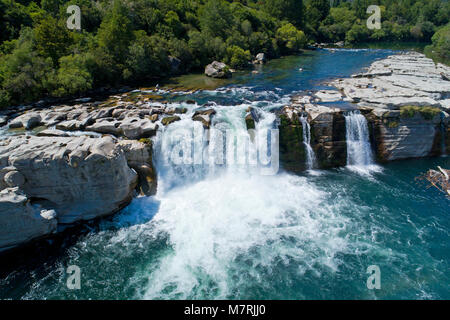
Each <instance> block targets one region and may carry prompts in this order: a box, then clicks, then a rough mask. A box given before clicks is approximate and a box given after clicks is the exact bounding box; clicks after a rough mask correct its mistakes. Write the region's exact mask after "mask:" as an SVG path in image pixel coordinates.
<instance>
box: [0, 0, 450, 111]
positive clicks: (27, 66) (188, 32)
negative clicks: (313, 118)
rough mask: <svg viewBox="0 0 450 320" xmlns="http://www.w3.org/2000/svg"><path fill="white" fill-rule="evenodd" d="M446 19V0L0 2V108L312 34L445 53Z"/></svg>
mask: <svg viewBox="0 0 450 320" xmlns="http://www.w3.org/2000/svg"><path fill="white" fill-rule="evenodd" d="M330 3H331V4H332V5H331V6H330ZM369 4H377V5H379V6H380V7H381V11H382V15H381V19H382V28H381V29H380V30H369V29H367V27H366V19H367V18H368V17H369V15H370V14H367V12H366V10H367V6H368V5H369ZM69 5H77V6H79V7H80V9H81V30H80V31H76V30H69V29H67V27H66V20H67V19H68V17H69V14H67V12H66V10H67V7H68V6H69ZM449 17H450V5H449V1H447V0H371V1H368V0H353V1H346V0H334V1H332V2H330V1H329V0H69V1H65V0H0V30H1V33H0V43H1V44H0V107H5V106H9V105H17V104H21V103H29V102H32V101H35V100H38V99H41V98H43V97H50V96H52V97H65V96H72V95H78V94H80V95H81V94H83V93H85V92H86V91H87V90H90V89H94V88H99V87H108V86H110V87H112V86H118V85H123V84H129V85H133V84H142V83H143V82H145V81H151V80H154V79H157V78H160V77H166V76H168V75H171V74H173V73H174V72H178V73H184V72H190V71H196V70H203V68H204V67H205V65H206V64H208V63H210V62H212V61H213V60H221V61H225V62H226V63H228V64H229V65H230V66H231V67H233V68H237V69H239V68H246V67H247V66H248V65H249V63H248V62H249V61H251V60H252V58H253V57H254V56H255V55H256V54H258V53H260V52H262V53H265V54H266V57H268V58H275V57H278V56H280V55H283V54H292V53H296V52H299V50H301V49H302V48H304V47H305V46H306V45H307V44H308V43H313V42H337V41H346V42H347V43H355V42H362V41H406V40H413V41H424V42H430V43H431V42H432V44H431V46H430V47H429V48H428V49H427V53H429V54H430V55H431V56H433V57H434V58H437V59H444V60H445V59H446V61H448V52H449V45H448V43H449V40H448V37H449V27H448V23H449ZM174 61H179V63H178V64H177V67H176V68H174V66H173V65H172V64H173V62H174Z"/></svg>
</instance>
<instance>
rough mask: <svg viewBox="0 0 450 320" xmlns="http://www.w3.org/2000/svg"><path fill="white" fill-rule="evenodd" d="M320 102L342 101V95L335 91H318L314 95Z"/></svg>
mask: <svg viewBox="0 0 450 320" xmlns="http://www.w3.org/2000/svg"><path fill="white" fill-rule="evenodd" d="M314 95H315V96H316V97H317V98H318V99H319V101H321V102H335V101H339V100H342V95H341V93H340V92H339V91H336V90H320V91H318V92H316V93H315V94H314Z"/></svg>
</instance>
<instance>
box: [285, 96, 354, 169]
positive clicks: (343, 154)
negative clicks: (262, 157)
mask: <svg viewBox="0 0 450 320" xmlns="http://www.w3.org/2000/svg"><path fill="white" fill-rule="evenodd" d="M308 101H310V99H305V98H304V97H301V98H299V97H294V98H293V104H292V105H291V106H288V107H285V108H283V110H282V111H281V113H280V114H279V115H278V117H279V119H280V121H279V130H280V131H279V133H280V163H281V165H282V167H283V168H284V169H285V170H288V171H292V172H301V171H304V170H306V169H307V164H306V152H307V151H306V146H305V144H304V143H303V130H307V128H304V127H303V125H302V122H301V121H300V117H305V118H307V119H308V120H307V121H308V122H309V125H310V134H311V143H310V144H311V148H312V149H313V151H314V153H315V156H316V159H317V166H318V168H320V169H326V168H334V167H339V166H345V165H346V163H347V142H346V136H345V135H346V130H345V117H344V114H343V112H342V111H341V110H340V109H339V108H334V107H326V106H321V105H314V104H310V103H305V104H303V102H308Z"/></svg>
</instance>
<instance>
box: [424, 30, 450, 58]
mask: <svg viewBox="0 0 450 320" xmlns="http://www.w3.org/2000/svg"><path fill="white" fill-rule="evenodd" d="M431 41H432V44H431V45H430V46H428V47H426V48H425V52H426V53H427V54H429V55H430V56H431V57H433V58H434V59H436V60H437V61H441V62H444V63H447V64H450V23H449V24H447V25H446V26H445V27H442V28H440V29H439V30H438V31H437V32H436V33H435V34H434V35H433V37H432V38H431Z"/></svg>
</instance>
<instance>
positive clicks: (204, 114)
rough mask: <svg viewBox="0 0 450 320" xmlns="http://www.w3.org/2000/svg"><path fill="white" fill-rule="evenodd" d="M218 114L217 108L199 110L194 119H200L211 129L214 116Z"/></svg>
mask: <svg viewBox="0 0 450 320" xmlns="http://www.w3.org/2000/svg"><path fill="white" fill-rule="evenodd" d="M215 114H216V110H214V109H208V110H197V111H196V112H194V115H193V116H192V120H194V121H200V122H201V123H202V124H203V128H205V129H209V128H210V126H211V121H212V117H213V116H214V115H215Z"/></svg>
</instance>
